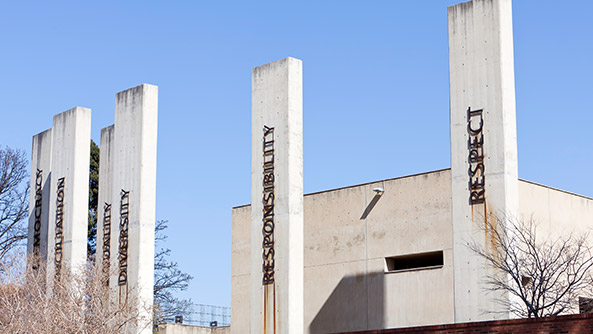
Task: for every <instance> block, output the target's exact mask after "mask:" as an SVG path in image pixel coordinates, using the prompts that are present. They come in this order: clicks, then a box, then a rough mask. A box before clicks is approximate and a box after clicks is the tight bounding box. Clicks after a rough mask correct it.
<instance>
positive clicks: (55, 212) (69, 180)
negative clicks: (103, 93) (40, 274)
mask: <svg viewBox="0 0 593 334" xmlns="http://www.w3.org/2000/svg"><path fill="white" fill-rule="evenodd" d="M52 137H53V144H52V158H51V166H52V167H51V175H52V176H51V188H50V189H51V192H50V202H49V208H50V209H49V217H50V220H49V225H48V235H49V247H48V275H49V277H48V278H49V279H50V280H52V279H54V278H55V277H58V276H59V275H60V274H61V273H62V272H64V270H70V271H71V270H74V271H77V270H80V269H84V265H85V263H86V255H87V228H88V207H89V157H90V146H91V145H90V144H91V110H90V109H87V108H80V107H76V108H73V109H70V110H68V111H65V112H63V113H61V114H58V115H55V116H54V124H53V129H52Z"/></svg>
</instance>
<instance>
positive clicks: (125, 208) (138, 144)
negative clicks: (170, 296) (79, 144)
mask: <svg viewBox="0 0 593 334" xmlns="http://www.w3.org/2000/svg"><path fill="white" fill-rule="evenodd" d="M157 105H158V88H157V86H152V85H147V84H142V85H140V86H137V87H134V88H130V89H128V90H125V91H123V92H119V93H117V95H116V98H115V125H114V136H113V141H114V144H113V145H114V146H113V147H114V149H113V189H112V200H113V203H112V208H113V209H112V217H113V218H112V222H113V223H112V226H111V228H112V232H111V235H112V236H113V237H112V245H114V241H117V244H116V246H112V251H111V259H112V261H111V263H113V264H116V263H117V266H118V270H117V272H116V273H115V275H113V276H112V277H111V281H110V285H111V286H112V287H114V288H115V289H116V290H117V298H118V302H119V303H120V305H122V304H125V303H127V302H128V300H129V298H130V297H134V298H133V299H136V298H137V299H138V300H139V302H140V304H141V305H140V311H141V315H142V317H146V320H150V321H152V294H153V283H154V277H153V275H154V224H155V196H156V148H157V116H158V106H157ZM116 250H117V251H116ZM130 294H136V295H130ZM126 332H127V333H134V334H136V333H152V326H150V325H148V326H146V323H143V324H140V325H139V326H138V327H137V328H128V329H127V330H126Z"/></svg>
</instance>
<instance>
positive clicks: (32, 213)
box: [27, 129, 52, 267]
mask: <svg viewBox="0 0 593 334" xmlns="http://www.w3.org/2000/svg"><path fill="white" fill-rule="evenodd" d="M31 152H32V156H31V186H30V187H31V188H30V192H31V193H30V199H29V229H28V235H27V256H29V258H30V259H31V258H32V259H34V260H35V261H36V262H35V263H32V264H31V265H33V266H34V267H36V266H37V265H38V262H37V261H45V260H46V259H47V244H48V235H47V227H48V223H49V221H50V218H49V198H50V187H51V155H52V130H51V129H49V130H45V131H43V132H41V133H38V134H36V135H34V136H33V148H32V150H31ZM31 256H32V257H31Z"/></svg>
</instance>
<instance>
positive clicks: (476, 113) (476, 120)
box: [467, 108, 486, 205]
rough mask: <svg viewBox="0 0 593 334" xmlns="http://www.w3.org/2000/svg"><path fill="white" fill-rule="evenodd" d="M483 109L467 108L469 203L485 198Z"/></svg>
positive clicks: (472, 203)
mask: <svg viewBox="0 0 593 334" xmlns="http://www.w3.org/2000/svg"><path fill="white" fill-rule="evenodd" d="M483 111H484V110H483V109H478V110H471V108H467V133H468V135H469V139H468V140H467V148H468V150H469V154H468V157H467V162H468V164H469V168H468V170H467V173H468V175H469V184H468V187H469V203H470V205H474V204H482V203H484V201H485V200H486V177H485V176H484V175H485V174H484V173H485V171H486V166H485V165H484V133H483V131H482V130H483V128H484V118H483Z"/></svg>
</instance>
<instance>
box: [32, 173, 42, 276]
mask: <svg viewBox="0 0 593 334" xmlns="http://www.w3.org/2000/svg"><path fill="white" fill-rule="evenodd" d="M42 184H43V170H41V169H37V173H36V174H35V210H34V213H33V214H34V215H35V224H34V225H33V256H34V259H35V260H34V261H35V262H34V263H33V269H37V268H39V255H40V248H41V212H42V211H41V210H42V200H43V192H42V191H43V189H42V187H41V186H42Z"/></svg>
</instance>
